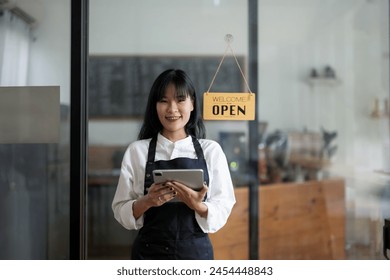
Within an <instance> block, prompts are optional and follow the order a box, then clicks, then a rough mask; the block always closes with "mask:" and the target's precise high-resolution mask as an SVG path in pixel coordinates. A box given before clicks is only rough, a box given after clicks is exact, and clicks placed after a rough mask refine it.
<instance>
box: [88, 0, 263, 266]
mask: <svg viewBox="0 0 390 280" xmlns="http://www.w3.org/2000/svg"><path fill="white" fill-rule="evenodd" d="M247 22H248V21H247V3H246V2H245V1H239V0H229V1H211V0H203V1H198V0H190V1H188V0H187V1H178V0H168V1H161V2H160V1H151V0H147V1H135V0H132V1H118V3H117V2H116V3H112V1H107V0H92V1H90V32H89V35H90V38H89V40H90V41H89V48H90V65H89V66H90V68H89V70H90V72H89V102H90V104H89V108H90V119H89V184H88V187H89V190H88V211H89V224H88V226H89V227H88V238H89V240H88V257H89V258H90V259H106V258H115V259H122V258H123V259H128V258H130V250H131V245H132V242H133V240H134V238H135V236H136V234H137V231H128V230H126V229H125V228H123V227H122V226H121V225H119V223H118V222H117V221H116V220H115V219H114V217H113V212H112V209H111V203H112V200H113V197H114V193H115V190H116V185H117V183H118V177H119V168H120V166H121V161H122V157H123V153H124V150H125V149H126V147H127V146H128V145H129V143H131V142H133V141H135V140H136V139H137V136H138V133H139V130H140V127H141V125H142V119H143V115H144V111H145V106H146V100H147V96H148V94H149V91H150V87H151V85H152V82H153V81H154V79H155V78H156V77H157V75H158V74H160V73H161V72H162V71H163V70H166V69H168V68H182V69H183V70H185V71H186V72H187V73H188V74H189V76H190V78H191V79H192V80H193V81H194V84H195V87H196V91H197V92H198V94H199V95H200V97H202V95H203V92H205V91H206V90H207V88H208V87H209V85H210V83H211V80H212V78H213V75H214V74H215V72H216V70H217V68H218V64H219V62H220V61H221V58H222V56H223V54H224V51H225V49H226V42H225V40H224V37H225V35H226V34H227V33H231V34H233V36H234V41H233V43H232V48H233V49H234V52H235V54H236V55H237V58H238V61H239V62H240V64H241V67H242V68H243V69H244V72H246V69H245V66H246V59H247V55H248V54H247V48H248V46H247V42H248V38H247V36H248V35H247ZM212 91H227V92H230V91H232V92H237V91H245V92H246V91H247V89H246V88H245V86H244V80H243V78H242V77H241V74H240V72H239V69H238V67H237V65H236V63H235V60H234V59H233V57H232V54H231V53H228V55H227V57H226V59H225V61H224V63H223V64H222V66H221V68H220V71H219V74H218V76H217V78H216V80H215V82H214V85H213V87H212ZM205 125H206V130H207V138H208V139H213V140H216V141H218V142H220V144H221V145H222V147H223V149H224V151H225V154H226V156H227V158H228V161H229V163H231V164H230V166H231V173H232V177H233V181H234V184H235V186H236V187H238V186H241V185H245V184H247V177H248V176H247V175H246V173H247V170H246V168H247V157H248V149H247V146H248V144H247V142H248V140H247V138H248V129H247V127H248V124H247V122H246V121H206V122H205ZM256 152H257V151H256ZM243 200H245V203H247V201H246V199H245V197H244V196H243ZM246 211H247V210H246ZM236 215H237V218H236V219H240V220H241V221H243V222H244V227H243V229H242V231H244V232H242V231H241V232H240V234H242V235H243V236H245V237H247V236H248V235H249V234H248V233H247V232H245V230H247V222H246V221H247V220H246V219H244V220H243V219H241V217H238V216H239V215H238V214H236ZM246 215H247V213H246ZM226 230H228V228H227V227H226ZM220 240H222V239H220ZM231 248H233V246H231ZM229 250H230V249H229ZM236 251H240V254H241V255H243V256H244V258H247V257H248V248H247V246H245V244H244V246H243V249H242V250H236ZM218 252H219V251H218V250H215V254H216V257H217V258H218Z"/></svg>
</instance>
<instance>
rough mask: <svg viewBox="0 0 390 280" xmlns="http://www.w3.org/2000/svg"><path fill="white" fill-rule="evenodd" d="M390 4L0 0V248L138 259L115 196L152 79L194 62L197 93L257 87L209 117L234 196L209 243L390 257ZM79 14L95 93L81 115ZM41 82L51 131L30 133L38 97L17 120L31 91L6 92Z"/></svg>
mask: <svg viewBox="0 0 390 280" xmlns="http://www.w3.org/2000/svg"><path fill="white" fill-rule="evenodd" d="M77 2H80V3H83V5H84V6H82V7H83V9H81V10H82V11H84V17H81V22H82V23H83V24H81V25H80V24H79V25H77V20H75V19H76V18H77V16H79V15H78V14H76V11H78V9H77V7H76V6H77V4H76V3H77ZM389 18H390V7H389V1H387V0H258V1H257V0H248V1H247V0H185V1H183V0H165V1H152V0H143V1H136V0H117V1H108V0H89V1H71V0H0V134H2V135H3V136H1V135H0V259H43V260H46V259H59V260H62V259H65V260H66V259H91V260H118V259H130V252H131V247H132V244H133V241H134V238H135V237H136V235H137V231H131V230H130V231H129V230H127V229H125V228H123V227H122V226H121V225H120V224H119V223H118V222H117V221H116V220H115V219H114V216H113V211H112V208H111V204H112V200H113V197H114V194H115V190H116V186H117V183H118V178H119V173H120V168H121V162H122V157H123V154H124V151H125V150H126V148H127V146H128V145H129V144H130V143H132V142H134V141H136V140H137V136H138V132H139V129H140V127H141V125H142V121H143V115H144V110H145V105H146V102H147V96H148V93H149V90H150V87H151V84H152V82H153V80H154V79H155V78H156V77H157V75H158V74H159V73H160V72H162V71H163V70H165V69H169V68H179V69H183V70H185V71H186V72H187V73H188V74H189V76H190V77H191V78H192V79H193V82H194V85H195V88H196V91H197V94H198V95H199V96H200V98H201V100H202V98H203V95H204V93H205V92H208V91H209V90H210V91H212V92H224V93H229V92H233V93H240V94H243V95H245V94H247V93H248V92H251V93H253V94H254V95H255V97H256V99H255V117H254V119H251V120H237V119H224V120H212V119H211V120H205V121H204V122H205V126H206V138H208V139H212V140H215V141H217V142H218V143H219V144H220V145H221V147H222V149H223V151H224V152H225V155H226V158H227V161H228V166H229V170H230V173H231V177H232V181H233V184H234V191H235V196H236V204H235V205H234V207H233V209H232V213H231V215H230V217H229V219H228V221H227V223H226V225H225V226H224V227H223V228H222V229H221V230H219V231H218V232H216V233H212V234H209V236H210V238H211V241H212V244H213V247H214V254H215V259H221V260H228V259H229V260H249V259H262V260H382V259H385V257H386V255H385V253H386V250H388V249H390V248H386V241H385V239H386V238H388V239H389V240H390V237H386V235H385V234H384V229H385V223H386V221H389V219H390V110H389V97H390V87H389V85H390V83H389V82H390V55H389V54H390V45H389V34H390V30H389V26H390V22H389ZM80 26H81V27H82V26H84V28H85V29H84V31H87V32H85V33H84V35H83V38H84V39H85V42H86V44H85V45H84V46H86V53H87V56H86V57H85V59H84V62H85V65H86V66H85V73H84V74H83V75H81V76H79V78H80V77H81V78H80V79H81V80H82V83H84V85H85V92H84V96H85V100H86V104H85V106H86V107H85V108H87V110H85V113H86V115H85V119H84V120H83V119H80V118H79V119H77V118H76V120H75V119H74V116H77V114H78V113H79V112H78V111H77V110H78V109H77V108H78V105H79V104H78V101H76V98H75V96H76V97H77V96H78V94H79V93H78V92H77V90H78V89H77V87H76V88H75V87H74V83H75V81H77V79H78V77H76V78H74V76H77V75H76V74H75V71H74V68H73V67H74V65H73V64H72V63H73V62H74V59H75V58H74V57H75V54H76V53H78V49H76V48H77V47H78V45H77V44H75V41H77V40H75V39H74V33H75V31H74V30H77V28H78V27H80ZM227 46H228V47H229V48H227ZM217 69H218V71H217ZM241 70H242V71H241ZM217 72H218V73H217ZM216 73H217V75H215V74H216ZM214 75H215V80H214V81H213V83H212V80H213V77H214ZM211 84H212V87H211V89H209V87H210V85H211ZM36 87H51V88H50V89H52V88H54V94H58V102H57V104H54V105H51V106H57V107H56V108H57V109H56V112H57V114H58V116H59V119H58V122H57V123H55V124H54V125H53V126H54V127H53V126H52V127H48V128H47V129H48V130H52V131H55V132H56V133H57V138H56V140H55V141H49V140H47V139H46V138H47V137H46V138H45V137H43V136H42V133H41V132H40V131H39V129H38V133H36V134H38V135H36V139H35V140H34V141H31V140H29V139H25V138H23V137H21V135H25V134H29V133H33V132H29V131H30V130H31V127H27V125H23V122H24V121H27V120H32V121H31V122H30V123H31V124H32V127H33V128H34V127H35V125H36V123H35V122H34V118H35V113H34V112H25V111H23V112H22V111H20V112H19V113H17V114H16V113H15V114H14V115H18V116H19V117H20V118H18V120H19V122H18V124H17V125H15V126H14V127H11V128H9V126H6V123H10V122H9V121H8V120H9V119H11V117H8V113H7V114H5V113H4V112H7V110H6V105H5V104H12V102H13V100H16V101H15V102H16V103H15V104H20V103H23V102H22V101H21V100H22V99H21V98H14V97H12V96H11V95H9V94H8V95H7V94H6V93H7V92H9V91H10V89H11V88H12V89H15V88H23V89H27V91H28V89H29V88H36ZM16 91H17V89H16ZM35 93H36V91H33V90H32V91H31V94H30V95H29V98H31V99H34V98H35V96H37V97H36V98H39V96H38V95H37V94H35ZM79 95H80V94H79ZM14 96H16V95H14ZM23 100H25V99H23ZM28 100H29V99H28ZM28 102H30V101H28ZM2 104H3V105H2ZM49 104H51V103H48V101H47V99H45V98H41V100H40V101H39V105H37V106H40V108H41V109H40V110H43V111H46V109H47V110H49V109H48V107H49ZM76 105H77V106H76ZM2 106H3V107H2ZM7 106H8V105H7ZM15 106H17V105H15ZM42 108H43V109H42ZM45 108H46V109H45ZM12 110H13V109H12ZM54 114H56V113H54ZM83 121H85V122H84V123H85V124H86V127H85V130H84V131H85V132H86V136H85V137H84V138H81V140H80V141H79V143H80V145H81V146H83V145H85V146H84V151H85V157H78V158H77V156H78V155H79V154H78V151H77V150H75V146H74V145H71V141H72V139H73V138H72V134H73V133H74V131H77V128H78V127H79V126H80V124H82V123H83ZM75 122H76V123H75ZM81 126H82V125H81ZM5 128H7V129H5ZM42 129H43V130H45V129H46V128H42ZM32 130H34V129H32ZM12 131H13V132H12ZM26 131H27V132H26ZM35 131H37V129H36V130H35ZM7 133H9V135H11V136H9V137H8V136H7ZM41 138H42V139H41ZM40 139H41V140H40ZM75 155H76V156H75ZM75 158H76V161H77V160H79V161H81V166H85V169H82V168H81V169H78V171H79V172H80V173H82V176H81V177H82V178H84V180H81V183H80V184H77V178H76V180H75V179H74V174H75V173H74V170H73V169H72V166H75V165H74V160H75ZM76 166H77V164H76ZM76 173H77V172H76ZM74 182H76V184H75V183H74ZM75 193H78V194H80V193H81V195H80V196H77V195H76V196H75V195H74V194H75ZM75 217H76V218H75ZM75 224H76V226H75ZM389 227H390V222H389ZM389 232H390V231H389ZM75 236H76V238H74V237H75ZM75 240H77V242H76V241H75ZM75 242H76V243H77V244H75ZM387 246H390V241H388V243H387ZM75 252H76V253H75Z"/></svg>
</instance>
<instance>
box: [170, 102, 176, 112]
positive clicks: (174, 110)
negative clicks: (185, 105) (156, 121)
mask: <svg viewBox="0 0 390 280" xmlns="http://www.w3.org/2000/svg"><path fill="white" fill-rule="evenodd" d="M168 111H170V112H176V111H177V103H176V101H172V102H170V103H169V106H168Z"/></svg>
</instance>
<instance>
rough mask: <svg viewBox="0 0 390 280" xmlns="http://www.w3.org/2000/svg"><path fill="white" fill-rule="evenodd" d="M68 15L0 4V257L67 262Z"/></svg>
mask: <svg viewBox="0 0 390 280" xmlns="http://www.w3.org/2000/svg"><path fill="white" fill-rule="evenodd" d="M70 18H71V17H70V1H69V0H57V1H51V0H43V1H35V0H31V1H1V4H0V131H1V132H0V259H23V260H28V259H41V260H45V259H69V246H70V244H69V224H70V218H69V215H70V203H69V199H70V197H69V185H70V174H69V171H70V147H69V137H70V136H69V135H70Z"/></svg>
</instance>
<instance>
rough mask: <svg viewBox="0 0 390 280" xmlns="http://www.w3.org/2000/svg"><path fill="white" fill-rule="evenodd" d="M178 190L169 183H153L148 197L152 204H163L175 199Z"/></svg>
mask: <svg viewBox="0 0 390 280" xmlns="http://www.w3.org/2000/svg"><path fill="white" fill-rule="evenodd" d="M175 196H176V192H175V190H174V189H173V187H172V186H169V185H168V183H160V184H152V185H151V186H150V188H149V190H148V193H147V194H146V196H145V197H146V199H147V200H148V201H149V203H150V206H151V207H154V206H161V205H163V204H164V203H165V202H168V201H170V200H172V199H174V198H175Z"/></svg>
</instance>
